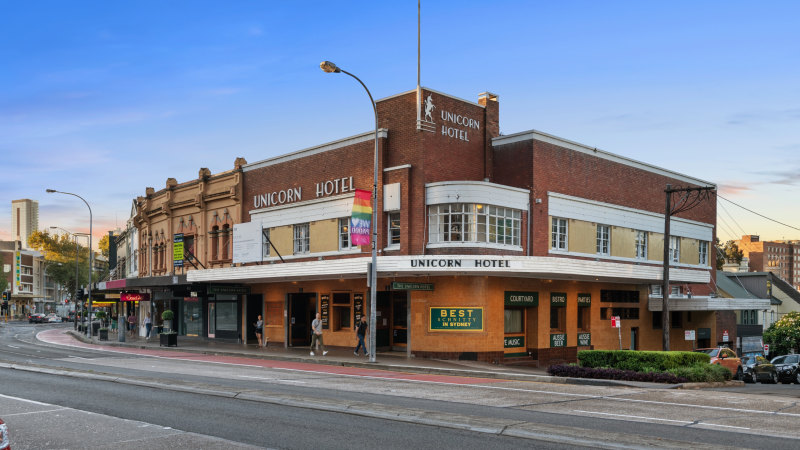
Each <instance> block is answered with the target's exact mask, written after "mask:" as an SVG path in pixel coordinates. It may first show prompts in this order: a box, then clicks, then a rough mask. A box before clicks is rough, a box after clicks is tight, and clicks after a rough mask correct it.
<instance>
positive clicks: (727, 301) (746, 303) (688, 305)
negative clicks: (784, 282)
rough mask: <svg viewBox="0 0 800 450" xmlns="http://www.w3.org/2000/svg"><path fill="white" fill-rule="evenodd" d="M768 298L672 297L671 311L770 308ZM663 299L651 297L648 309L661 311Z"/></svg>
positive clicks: (670, 301)
mask: <svg viewBox="0 0 800 450" xmlns="http://www.w3.org/2000/svg"><path fill="white" fill-rule="evenodd" d="M769 305H770V303H769V299H766V298H722V297H696V296H693V297H691V298H689V297H670V298H669V310H670V311H738V310H741V309H758V310H763V309H769ZM662 308H663V299H662V298H660V297H650V299H649V301H648V303H647V309H648V310H650V311H661V310H662Z"/></svg>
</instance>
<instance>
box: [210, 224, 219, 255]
mask: <svg viewBox="0 0 800 450" xmlns="http://www.w3.org/2000/svg"><path fill="white" fill-rule="evenodd" d="M209 235H210V236H211V260H212V261H216V260H218V259H219V227H218V226H216V225H215V226H214V227H212V228H211V232H210V233H209Z"/></svg>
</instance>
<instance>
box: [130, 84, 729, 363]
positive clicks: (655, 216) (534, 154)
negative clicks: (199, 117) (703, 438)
mask: <svg viewBox="0 0 800 450" xmlns="http://www.w3.org/2000/svg"><path fill="white" fill-rule="evenodd" d="M420 94H421V95H418V93H417V91H416V90H414V91H409V92H406V93H402V94H399V95H395V96H391V97H388V98H384V99H380V100H378V101H377V102H376V105H377V110H378V117H379V127H380V130H379V133H378V140H379V142H378V149H379V150H378V151H379V169H380V170H379V180H378V193H377V198H378V224H377V225H378V239H377V243H378V252H379V256H378V265H377V271H378V282H377V290H378V293H377V299H376V300H377V308H378V311H377V315H378V323H377V330H376V331H377V335H376V339H377V345H378V347H379V350H389V349H392V350H395V351H404V352H406V353H407V354H408V355H409V356H411V355H413V356H417V357H436V358H460V359H479V360H484V361H497V362H502V361H504V360H508V359H510V358H520V357H524V358H532V359H533V360H535V361H538V362H539V363H540V364H548V363H551V362H555V361H571V360H574V359H575V354H576V351H577V350H578V349H580V348H618V347H619V346H620V345H622V346H623V347H624V348H635V349H643V350H644V349H650V350H655V349H660V348H661V336H662V330H661V312H660V311H661V298H662V295H661V292H660V287H659V286H658V285H659V284H660V282H661V275H662V258H663V256H662V255H663V248H664V247H663V246H664V242H663V240H664V239H663V229H664V215H663V208H664V195H665V194H664V188H665V187H666V184H668V183H669V184H672V185H673V186H695V187H713V184H711V183H709V182H706V181H703V180H701V179H698V178H694V177H691V176H687V175H683V174H679V173H676V172H673V171H670V170H668V169H663V168H659V167H655V166H652V165H650V164H646V163H642V162H639V161H634V160H631V159H628V158H625V157H622V156H618V155H614V154H611V153H608V152H605V151H602V150H598V149H596V148H592V147H588V146H585V145H582V144H578V143H575V142H572V141H569V140H566V139H562V138H559V137H555V136H551V135H548V134H546V133H542V132H538V131H533V130H532V131H527V132H522V133H517V134H513V135H506V136H501V135H500V133H499V102H498V99H497V96H495V95H493V94H490V93H484V94H481V96H480V97H479V100H478V102H477V103H474V102H470V101H466V100H462V99H458V98H455V97H452V96H449V95H447V94H444V93H440V92H437V91H434V90H430V89H422V92H421V93H420ZM418 98H420V99H422V102H421V104H420V106H419V108H420V109H421V111H422V114H420V119H421V120H420V121H418V120H417V107H418V105H417V99H418ZM374 144H375V143H374V133H373V132H369V133H364V134H361V135H356V136H351V137H347V138H343V139H340V140H337V141H334V142H329V143H325V144H321V145H319V146H315V147H312V148H308V149H304V150H300V151H295V152H291V153H287V154H285V155H283V156H279V157H275V158H270V159H266V160H263V161H258V162H254V163H251V164H245V165H243V166H242V174H243V191H242V196H241V202H242V206H241V208H242V218H241V222H242V223H241V224H237V225H235V226H234V241H233V260H232V262H233V263H234V264H233V265H232V266H231V267H219V268H211V267H208V268H205V269H203V268H200V270H192V271H189V272H188V273H187V274H186V283H189V284H192V285H193V286H200V285H203V284H216V285H218V284H227V285H232V286H234V287H236V286H246V287H247V289H246V290H247V293H243V294H241V295H240V297H239V298H240V301H242V306H241V309H240V312H239V313H240V317H239V318H238V322H239V327H240V329H239V331H240V333H241V335H242V339H243V340H244V341H246V342H251V341H253V340H254V335H253V330H252V323H253V322H255V316H257V315H258V314H263V315H264V317H265V322H266V332H265V333H266V335H267V336H268V338H269V339H270V342H272V343H273V345H274V343H280V344H282V345H285V346H305V345H308V343H309V340H310V339H309V332H308V329H309V326H310V321H311V319H312V318H313V315H314V313H316V312H320V313H321V314H322V316H323V322H324V328H325V335H326V336H325V342H326V344H327V345H333V346H350V345H353V343H354V340H355V337H354V333H353V331H352V329H353V326H354V324H355V322H356V321H357V320H358V318H359V317H360V315H361V314H364V313H366V306H367V305H368V304H369V299H368V295H369V288H368V287H367V285H366V281H365V280H366V274H367V268H368V263H369V262H370V261H371V258H370V257H369V254H370V248H369V246H361V247H359V246H353V245H351V241H350V237H349V234H348V227H349V221H348V219H349V217H350V214H351V210H352V205H353V198H354V191H355V189H365V190H371V186H372V178H373V174H372V161H373V151H374ZM715 218H716V203H715V202H713V201H706V202H703V203H702V204H700V205H699V206H698V207H696V208H694V209H692V210H690V211H687V212H685V213H681V214H679V215H677V216H673V217H672V219H671V229H672V238H671V239H670V242H669V245H670V247H669V248H670V259H671V260H672V261H671V270H670V279H671V280H672V282H673V286H672V290H671V292H670V293H669V295H670V298H671V299H673V300H674V301H673V302H672V304H673V307H672V308H671V309H672V315H671V319H672V324H673V325H672V327H673V328H675V330H674V331H673V332H672V333H671V341H670V343H671V348H672V349H691V348H692V346H693V345H699V346H710V345H716V344H717V343H719V342H722V336H721V329H720V328H719V326H718V323H719V322H725V321H727V322H731V324H732V328H733V329H734V330H735V315H734V312H733V311H734V310H736V309H740V308H737V307H736V305H735V301H732V302H728V303H721V302H715V301H711V300H710V296H709V295H708V294H709V293H710V292H711V291H712V290H711V289H710V287H709V286H710V285H712V284H713V278H714V277H715V272H714V271H713V269H712V267H711V265H712V262H713V261H714V259H713V258H711V257H710V249H711V246H710V243H711V242H713V240H714V236H715ZM165 236H167V235H166V234H165ZM168 258H169V256H167V259H168ZM142 267H144V264H142ZM611 316H620V317H621V318H622V324H623V325H622V336H623V339H622V340H620V339H619V335H618V333H617V331H616V330H613V329H611V328H610V326H609V321H608V319H610V317H611ZM689 328H691V329H696V330H697V334H698V342H697V343H692V342H687V341H685V340H684V333H683V332H682V331H683V330H684V329H689ZM734 332H735V331H734ZM734 339H735V338H734Z"/></svg>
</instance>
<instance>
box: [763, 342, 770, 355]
mask: <svg viewBox="0 0 800 450" xmlns="http://www.w3.org/2000/svg"><path fill="white" fill-rule="evenodd" d="M764 353H765V354H769V344H764Z"/></svg>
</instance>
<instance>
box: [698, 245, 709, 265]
mask: <svg viewBox="0 0 800 450" xmlns="http://www.w3.org/2000/svg"><path fill="white" fill-rule="evenodd" d="M699 250H700V252H699V253H700V254H699V261H698V263H699V264H700V265H701V266H707V265H708V242H707V241H700V246H699Z"/></svg>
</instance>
